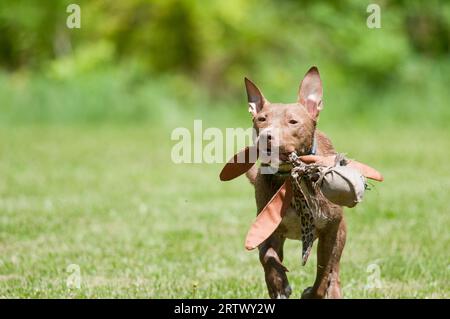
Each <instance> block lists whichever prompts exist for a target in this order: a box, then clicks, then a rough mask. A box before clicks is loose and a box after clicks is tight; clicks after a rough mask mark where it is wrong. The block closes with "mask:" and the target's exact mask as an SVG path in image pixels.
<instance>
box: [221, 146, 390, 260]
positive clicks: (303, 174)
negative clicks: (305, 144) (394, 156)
mask: <svg viewBox="0 0 450 319" xmlns="http://www.w3.org/2000/svg"><path fill="white" fill-rule="evenodd" d="M252 152H253V153H252ZM252 154H257V149H255V147H254V146H251V147H246V148H245V149H244V150H242V151H241V152H239V153H237V154H236V155H235V156H234V157H233V158H232V159H231V160H230V161H229V162H228V163H227V164H226V165H225V167H224V168H223V169H222V172H221V174H220V179H221V180H223V181H226V180H230V179H233V178H236V177H237V176H240V175H242V174H243V173H245V172H246V171H248V170H249V169H250V168H251V167H252V166H253V165H254V164H255V163H256V158H252ZM254 157H257V156H254ZM289 162H290V163H291V165H292V169H291V172H290V176H288V177H287V178H286V180H285V182H284V183H283V185H282V186H281V187H280V188H279V189H278V191H277V192H276V193H275V194H274V195H273V197H272V198H271V199H270V200H269V202H268V203H267V205H266V206H265V207H264V208H263V209H262V211H261V212H260V213H259V214H258V216H257V217H256V219H255V221H254V222H253V224H252V225H251V227H250V229H249V231H248V233H247V236H246V240H245V248H246V249H247V250H252V249H255V248H256V247H258V246H259V245H260V244H261V243H262V242H264V240H266V239H267V238H268V237H269V236H270V235H271V234H272V233H273V232H274V231H275V229H276V228H277V227H278V225H279V224H280V223H281V220H282V218H283V216H284V213H285V212H286V210H287V209H288V208H289V207H290V206H292V207H294V209H295V210H296V211H297V212H298V213H299V215H300V218H301V227H302V236H301V237H302V238H301V239H302V246H303V247H302V263H303V265H304V264H305V263H306V261H307V259H308V256H309V254H310V252H311V249H312V246H313V242H314V240H315V238H316V233H315V230H316V223H317V222H320V221H321V220H323V219H324V218H326V216H327V213H328V212H327V209H328V207H329V205H328V202H331V203H333V204H335V205H340V206H347V207H354V206H355V205H356V204H357V203H359V202H361V201H362V198H363V195H364V191H365V189H366V182H365V178H370V179H373V180H376V181H380V182H381V181H383V176H382V175H381V174H380V173H379V172H378V171H377V170H375V169H374V168H372V167H370V166H368V165H366V164H363V163H360V162H357V161H355V160H350V159H346V158H345V157H344V156H343V155H341V154H337V155H330V156H318V155H305V156H298V155H297V154H296V153H295V152H293V153H291V154H290V155H289Z"/></svg>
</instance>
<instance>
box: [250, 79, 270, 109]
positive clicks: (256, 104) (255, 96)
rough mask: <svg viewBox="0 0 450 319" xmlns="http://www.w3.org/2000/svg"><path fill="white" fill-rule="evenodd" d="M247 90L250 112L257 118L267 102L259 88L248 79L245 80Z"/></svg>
mask: <svg viewBox="0 0 450 319" xmlns="http://www.w3.org/2000/svg"><path fill="white" fill-rule="evenodd" d="M245 89H246V90H247V99H248V111H249V112H250V113H251V114H252V115H253V117H255V116H256V114H257V113H258V112H259V111H261V109H262V108H263V106H264V104H266V103H267V100H266V98H265V97H264V95H263V94H262V93H261V91H260V90H259V89H258V87H257V86H256V85H255V84H254V83H253V82H252V81H250V80H249V79H247V78H245Z"/></svg>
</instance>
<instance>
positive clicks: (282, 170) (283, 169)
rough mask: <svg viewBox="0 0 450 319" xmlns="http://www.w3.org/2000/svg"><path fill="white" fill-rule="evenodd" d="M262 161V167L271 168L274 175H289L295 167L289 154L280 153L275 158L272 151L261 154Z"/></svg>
mask: <svg viewBox="0 0 450 319" xmlns="http://www.w3.org/2000/svg"><path fill="white" fill-rule="evenodd" d="M260 161H261V166H263V167H271V168H272V171H273V173H274V174H288V173H289V172H290V171H291V169H292V167H293V166H292V163H291V162H290V161H289V154H288V153H280V154H278V156H275V154H273V153H272V152H270V151H266V152H261V154H260Z"/></svg>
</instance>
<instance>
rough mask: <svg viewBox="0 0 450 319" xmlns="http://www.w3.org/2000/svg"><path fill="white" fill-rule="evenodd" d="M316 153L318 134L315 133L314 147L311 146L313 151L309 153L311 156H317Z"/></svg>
mask: <svg viewBox="0 0 450 319" xmlns="http://www.w3.org/2000/svg"><path fill="white" fill-rule="evenodd" d="M316 153H317V137H316V134H315V133H314V137H313V141H312V146H311V150H310V151H309V155H316Z"/></svg>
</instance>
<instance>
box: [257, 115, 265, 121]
mask: <svg viewBox="0 0 450 319" xmlns="http://www.w3.org/2000/svg"><path fill="white" fill-rule="evenodd" d="M265 120H266V118H265V117H263V116H260V117H258V122H264V121H265Z"/></svg>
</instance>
